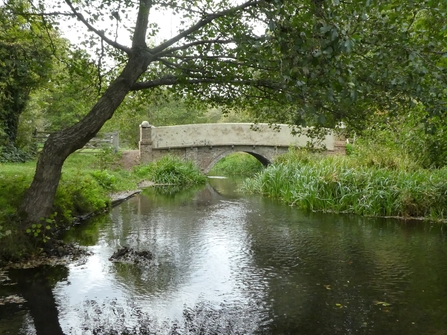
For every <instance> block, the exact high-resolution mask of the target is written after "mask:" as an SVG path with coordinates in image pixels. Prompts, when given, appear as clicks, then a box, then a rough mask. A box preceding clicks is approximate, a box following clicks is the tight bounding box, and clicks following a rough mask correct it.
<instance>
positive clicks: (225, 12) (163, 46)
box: [66, 0, 262, 54]
mask: <svg viewBox="0 0 447 335" xmlns="http://www.w3.org/2000/svg"><path fill="white" fill-rule="evenodd" d="M66 1H68V0H66ZM261 1H262V0H256V1H253V0H251V1H247V2H245V3H243V4H241V5H239V6H235V7H232V8H229V9H226V10H223V11H220V12H217V13H213V14H207V15H205V16H204V17H203V18H202V19H201V20H200V21H199V22H197V23H196V24H194V25H192V26H191V27H190V28H188V29H186V30H185V31H184V32H182V33H180V34H178V35H177V36H175V37H173V38H171V39H170V40H167V41H166V42H164V43H162V44H160V45H159V46H157V47H155V48H153V49H152V50H151V52H152V53H154V54H157V53H159V52H162V51H163V50H165V49H166V48H169V47H170V46H171V45H173V44H175V43H177V42H178V41H180V40H181V39H183V38H185V37H187V36H188V35H190V34H192V33H193V32H195V31H197V30H199V29H200V28H202V27H204V26H206V25H208V24H209V23H211V22H213V21H214V20H216V19H218V18H220V17H223V16H226V15H229V14H231V13H234V12H237V11H239V10H243V9H245V8H248V7H254V6H256V5H258V4H260V3H261Z"/></svg>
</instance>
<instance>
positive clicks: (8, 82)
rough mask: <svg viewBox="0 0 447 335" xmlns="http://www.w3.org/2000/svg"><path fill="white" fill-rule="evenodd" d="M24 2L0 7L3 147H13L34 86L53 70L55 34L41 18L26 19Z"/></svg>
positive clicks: (0, 143)
mask: <svg viewBox="0 0 447 335" xmlns="http://www.w3.org/2000/svg"><path fill="white" fill-rule="evenodd" d="M27 9H28V8H27V5H26V2H25V1H8V2H7V3H6V4H5V5H4V6H1V7H0V147H5V146H14V145H15V142H16V139H17V129H18V124H19V117H20V115H21V114H22V113H23V111H24V110H25V108H26V106H27V103H28V101H29V98H30V93H31V91H32V90H33V89H35V88H37V87H39V86H40V85H42V84H43V83H45V82H46V81H47V80H48V78H49V75H50V73H51V70H52V57H53V50H52V49H51V44H50V43H49V38H50V37H49V34H52V32H51V31H50V30H48V29H47V28H48V27H44V25H45V24H44V22H43V21H42V20H41V19H39V18H34V19H33V20H28V19H25V18H24V17H23V16H20V15H17V14H16V12H17V11H25V10H27Z"/></svg>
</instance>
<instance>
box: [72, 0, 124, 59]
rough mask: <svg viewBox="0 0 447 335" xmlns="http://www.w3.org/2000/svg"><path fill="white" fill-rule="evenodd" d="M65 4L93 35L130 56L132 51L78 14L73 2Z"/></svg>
mask: <svg viewBox="0 0 447 335" xmlns="http://www.w3.org/2000/svg"><path fill="white" fill-rule="evenodd" d="M65 3H66V4H67V5H68V6H69V7H70V9H71V11H72V12H73V14H74V16H75V17H76V18H77V19H78V20H79V21H81V22H82V23H83V24H84V25H85V26H86V27H87V29H88V30H90V31H92V32H93V33H95V34H96V35H98V36H99V37H100V38H101V39H102V40H103V41H104V42H106V43H107V44H109V45H110V46H112V47H114V48H116V49H118V50H121V51H124V52H125V53H127V54H130V49H129V48H128V47H126V46H124V45H122V44H120V43H117V42H115V41H112V40H111V39H110V38H108V37H107V36H106V35H105V34H104V32H103V31H100V30H98V29H96V28H95V27H93V26H92V25H91V24H90V23H89V22H88V21H87V20H86V19H85V18H84V15H82V14H81V13H78V11H77V10H76V8H74V6H73V3H72V2H71V0H65Z"/></svg>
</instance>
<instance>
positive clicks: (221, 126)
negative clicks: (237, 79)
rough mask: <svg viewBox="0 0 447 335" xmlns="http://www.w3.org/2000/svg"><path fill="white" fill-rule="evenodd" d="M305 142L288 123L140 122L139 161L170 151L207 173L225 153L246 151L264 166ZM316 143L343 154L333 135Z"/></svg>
mask: <svg viewBox="0 0 447 335" xmlns="http://www.w3.org/2000/svg"><path fill="white" fill-rule="evenodd" d="M254 129H256V130H254ZM309 141H311V139H310V138H309V137H307V136H303V135H301V136H298V135H297V136H295V135H293V134H292V131H291V128H290V127H289V126H288V125H279V129H276V127H275V129H274V128H272V127H270V126H269V125H268V124H256V125H255V126H254V125H253V124H251V123H207V124H190V125H179V126H166V127H154V126H152V125H150V124H149V122H147V121H144V122H143V123H142V124H141V125H140V163H143V164H144V163H149V162H152V161H156V160H158V159H160V158H161V157H163V156H164V155H166V154H171V155H175V156H179V157H181V158H183V159H186V160H192V161H193V162H195V163H196V164H197V165H198V166H199V167H200V169H201V170H202V172H204V173H208V172H209V171H210V170H211V168H212V167H213V166H214V164H216V163H217V162H218V161H219V160H221V159H222V158H224V157H225V156H227V155H229V154H231V153H234V152H246V153H248V154H250V155H252V156H254V157H256V158H257V159H258V160H259V161H260V162H261V163H262V164H263V165H265V166H266V165H268V164H270V163H271V162H272V161H273V160H274V159H275V157H277V156H279V155H281V154H284V153H286V152H287V151H288V149H289V148H290V147H304V146H306V145H307V143H308V142H309ZM319 146H320V147H321V148H323V149H325V151H326V153H327V154H335V153H340V154H344V153H345V141H343V140H342V139H341V138H337V136H336V135H334V134H329V135H326V137H325V138H324V140H323V141H322V142H321V143H320V144H319Z"/></svg>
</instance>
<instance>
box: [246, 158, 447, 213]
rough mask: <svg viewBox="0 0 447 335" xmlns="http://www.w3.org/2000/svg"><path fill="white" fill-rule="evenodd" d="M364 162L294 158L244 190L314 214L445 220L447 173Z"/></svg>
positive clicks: (274, 166) (264, 173)
mask: <svg viewBox="0 0 447 335" xmlns="http://www.w3.org/2000/svg"><path fill="white" fill-rule="evenodd" d="M365 162H369V161H368V160H362V159H359V157H355V156H353V157H343V156H321V155H316V154H311V153H306V152H290V153H289V154H287V155H285V156H283V157H281V158H280V159H278V160H277V162H275V164H272V165H271V166H269V167H268V168H267V169H265V170H264V171H262V172H260V173H258V174H257V175H256V176H254V177H253V178H251V179H247V180H246V181H245V182H244V184H243V186H242V188H243V190H244V191H245V192H247V193H257V194H262V195H265V196H268V197H271V198H274V199H279V200H281V201H283V202H285V203H287V204H289V205H293V206H298V207H300V208H303V209H308V210H312V211H323V212H336V213H355V214H358V215H364V216H398V217H408V218H410V217H423V218H427V219H445V218H446V215H447V182H446V181H447V168H442V169H436V170H426V169H421V168H419V169H416V168H414V166H412V167H411V169H409V170H407V169H405V167H404V166H403V165H399V164H395V162H393V163H392V164H390V165H388V166H387V165H385V166H382V165H374V164H372V165H371V164H368V163H365Z"/></svg>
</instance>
